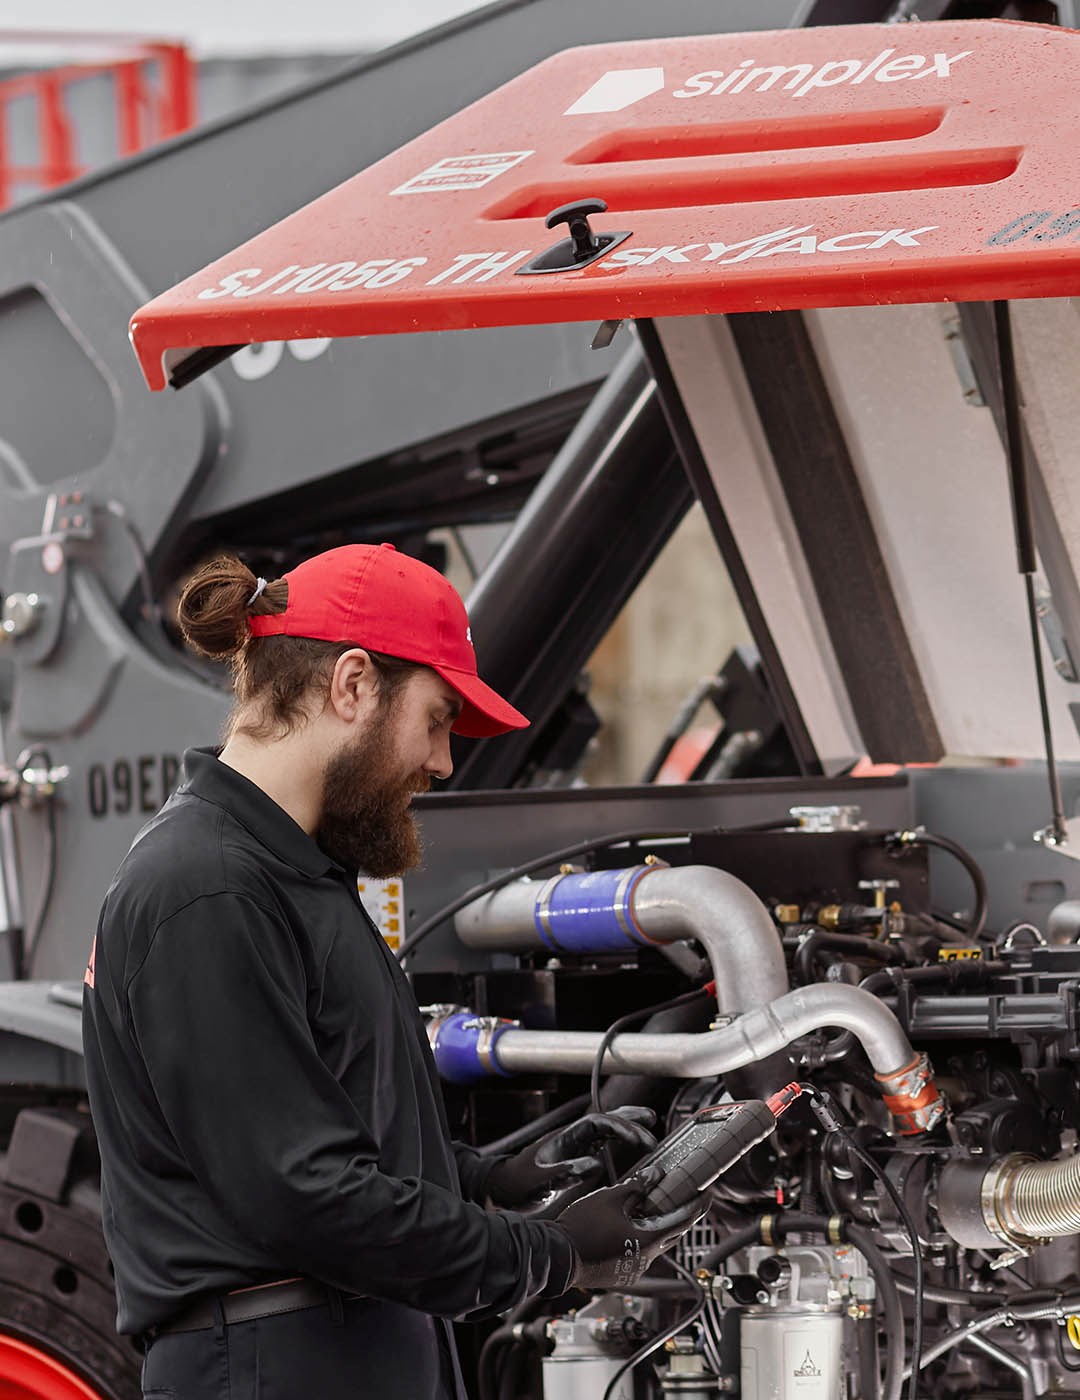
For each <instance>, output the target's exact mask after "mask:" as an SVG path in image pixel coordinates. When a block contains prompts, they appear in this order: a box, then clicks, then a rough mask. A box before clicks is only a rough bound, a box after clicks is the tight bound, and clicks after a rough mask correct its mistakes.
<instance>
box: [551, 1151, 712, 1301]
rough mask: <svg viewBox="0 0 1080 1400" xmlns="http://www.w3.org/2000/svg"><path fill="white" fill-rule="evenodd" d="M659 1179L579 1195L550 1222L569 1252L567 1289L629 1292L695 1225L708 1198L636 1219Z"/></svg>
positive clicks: (649, 1176)
mask: <svg viewBox="0 0 1080 1400" xmlns="http://www.w3.org/2000/svg"><path fill="white" fill-rule="evenodd" d="M658 1180H659V1173H658V1172H655V1173H652V1174H647V1175H645V1176H644V1177H634V1178H632V1179H631V1180H630V1181H620V1182H619V1183H618V1184H617V1185H616V1186H604V1187H601V1189H600V1190H599V1191H593V1192H592V1194H591V1195H588V1196H582V1197H581V1199H580V1200H578V1201H575V1202H574V1203H573V1205H570V1206H567V1208H566V1209H565V1210H564V1211H563V1212H562V1213H561V1214H560V1215H557V1216H556V1217H555V1220H554V1221H553V1223H554V1224H555V1225H557V1226H559V1228H560V1229H562V1230H565V1232H566V1233H567V1235H569V1236H570V1243H571V1244H572V1245H573V1247H574V1260H575V1264H574V1272H573V1273H572V1274H571V1276H570V1283H569V1285H568V1286H569V1287H571V1288H612V1289H615V1290H616V1291H618V1290H619V1289H620V1288H632V1287H633V1286H634V1284H635V1283H637V1281H638V1279H639V1278H640V1277H641V1275H642V1274H643V1273H644V1272H645V1270H646V1269H647V1268H648V1267H649V1265H650V1264H651V1263H652V1262H653V1260H654V1259H655V1258H656V1257H657V1255H658V1254H662V1253H663V1252H664V1250H665V1249H667V1248H669V1246H670V1245H672V1244H674V1243H675V1241H676V1240H677V1239H678V1238H679V1236H680V1235H682V1234H684V1233H685V1232H686V1231H687V1230H689V1228H690V1226H691V1225H693V1223H694V1222H695V1221H696V1220H700V1219H701V1217H702V1216H703V1215H704V1214H705V1212H706V1210H708V1208H709V1197H708V1193H704V1194H702V1195H701V1196H699V1197H698V1199H697V1200H695V1201H691V1202H690V1204H689V1205H685V1206H680V1207H679V1209H678V1210H673V1211H669V1212H668V1214H666V1215H655V1216H651V1217H649V1218H648V1219H637V1218H636V1217H635V1216H634V1213H633V1212H634V1209H635V1207H637V1206H639V1205H640V1203H641V1202H642V1201H643V1200H644V1198H645V1196H646V1195H647V1194H648V1190H649V1187H650V1186H652V1185H655V1183H656V1182H657V1181H658Z"/></svg>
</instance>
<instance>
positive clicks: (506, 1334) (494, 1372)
mask: <svg viewBox="0 0 1080 1400" xmlns="http://www.w3.org/2000/svg"><path fill="white" fill-rule="evenodd" d="M514 1340H515V1338H514V1329H513V1327H512V1326H511V1325H510V1324H509V1323H506V1322H504V1323H503V1324H502V1326H501V1327H496V1329H495V1331H494V1332H492V1334H491V1335H490V1336H489V1337H488V1338H487V1339H486V1340H485V1342H484V1345H483V1346H482V1347H481V1348H480V1357H479V1360H478V1361H477V1367H476V1372H477V1375H476V1379H477V1387H478V1389H479V1391H480V1400H497V1396H498V1392H499V1370H500V1367H499V1361H500V1358H501V1353H502V1352H503V1350H504V1349H505V1348H507V1347H511V1346H513V1345H514Z"/></svg>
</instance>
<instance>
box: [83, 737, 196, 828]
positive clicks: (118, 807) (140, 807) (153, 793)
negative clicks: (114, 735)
mask: <svg viewBox="0 0 1080 1400" xmlns="http://www.w3.org/2000/svg"><path fill="white" fill-rule="evenodd" d="M179 774H180V760H179V758H177V756H176V755H175V754H172V753H163V754H142V755H141V756H140V757H138V758H117V759H114V760H113V762H112V763H92V764H91V765H90V767H89V769H88V770H87V774H86V787H87V797H88V799H89V803H90V815H91V816H92V817H110V816H111V817H126V816H128V815H130V814H131V813H132V812H137V813H139V814H140V815H142V816H148V817H149V816H153V814H154V813H155V812H156V811H158V809H159V808H160V807H162V806H163V805H164V804H165V802H166V801H167V799H168V797H169V795H170V794H171V792H172V790H173V788H174V787H175V786H176V780H177V778H178V777H179Z"/></svg>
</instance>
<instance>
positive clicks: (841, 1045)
mask: <svg viewBox="0 0 1080 1400" xmlns="http://www.w3.org/2000/svg"><path fill="white" fill-rule="evenodd" d="M1008 971H1009V967H1008V964H1007V963H1003V962H991V961H989V960H987V961H983V959H981V958H973V959H971V961H968V960H967V959H963V960H959V959H958V960H954V961H952V962H945V963H935V964H933V965H932V966H931V967H904V968H900V967H897V968H882V970H881V971H880V972H871V974H870V975H869V977H864V978H863V980H862V981H861V982H860V983H859V986H860V987H861V988H862V989H863V991H864V992H873V993H874V995H875V996H881V995H882V994H885V995H888V994H890V993H893V992H897V991H898V989H899V987H900V985H901V984H902V983H904V982H910V983H911V984H912V985H913V986H916V987H920V986H927V985H929V986H933V985H934V984H935V983H940V984H941V985H943V986H946V987H956V988H957V989H958V990H963V989H964V988H965V987H981V986H983V985H985V983H987V982H989V981H990V979H991V978H992V977H995V976H997V975H998V974H999V973H1002V972H1008ZM857 1045H858V1041H857V1040H856V1039H855V1037H854V1036H853V1035H852V1034H851V1032H850V1031H841V1032H840V1034H839V1035H837V1036H835V1037H834V1038H833V1039H832V1040H830V1041H829V1044H828V1048H827V1049H826V1051H825V1059H826V1061H827V1062H832V1061H833V1060H842V1059H844V1057H845V1056H846V1055H848V1054H849V1053H850V1052H851V1051H852V1050H853V1049H855V1047H856V1046H857Z"/></svg>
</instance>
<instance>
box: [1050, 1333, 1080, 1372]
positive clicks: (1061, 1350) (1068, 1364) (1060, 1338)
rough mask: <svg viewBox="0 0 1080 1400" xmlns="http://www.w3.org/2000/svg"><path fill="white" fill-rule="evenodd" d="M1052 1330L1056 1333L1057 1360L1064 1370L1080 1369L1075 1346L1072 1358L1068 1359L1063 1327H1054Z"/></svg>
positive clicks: (1079, 1359)
mask: <svg viewBox="0 0 1080 1400" xmlns="http://www.w3.org/2000/svg"><path fill="white" fill-rule="evenodd" d="M1054 1331H1055V1332H1056V1333H1057V1352H1058V1360H1059V1361H1060V1362H1061V1364H1062V1366H1063V1367H1064V1369H1065V1370H1066V1371H1080V1356H1078V1355H1077V1353H1076V1350H1075V1348H1074V1349H1073V1356H1072V1360H1071V1361H1070V1360H1069V1359H1068V1352H1067V1351H1066V1350H1065V1328H1064V1327H1060V1326H1059V1327H1055V1328H1054Z"/></svg>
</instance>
